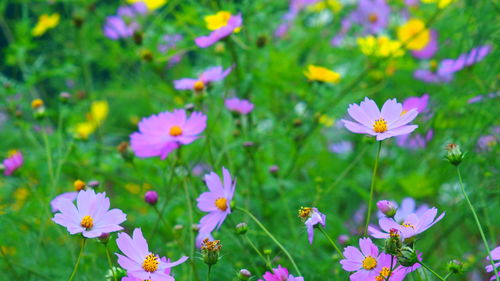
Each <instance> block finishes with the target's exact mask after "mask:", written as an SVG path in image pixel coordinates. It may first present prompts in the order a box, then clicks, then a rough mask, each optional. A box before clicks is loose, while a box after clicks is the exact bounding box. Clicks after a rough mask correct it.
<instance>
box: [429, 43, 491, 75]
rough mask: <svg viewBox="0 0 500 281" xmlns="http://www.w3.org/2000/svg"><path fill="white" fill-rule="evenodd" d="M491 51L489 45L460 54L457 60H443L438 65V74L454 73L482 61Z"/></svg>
mask: <svg viewBox="0 0 500 281" xmlns="http://www.w3.org/2000/svg"><path fill="white" fill-rule="evenodd" d="M491 50H492V47H491V46H490V45H484V46H479V47H476V48H473V49H472V50H471V51H470V52H468V53H464V54H461V55H460V56H459V57H458V58H457V59H444V60H442V61H441V63H440V65H439V70H438V72H441V73H455V72H458V71H460V70H462V69H464V68H465V67H467V66H471V65H473V64H476V63H478V62H480V61H482V60H483V59H484V58H485V57H486V56H487V55H488V54H489V53H490V52H491Z"/></svg>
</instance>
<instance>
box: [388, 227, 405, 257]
mask: <svg viewBox="0 0 500 281" xmlns="http://www.w3.org/2000/svg"><path fill="white" fill-rule="evenodd" d="M402 247H403V242H402V241H401V236H400V235H399V231H398V230H397V229H395V228H391V229H390V230H389V238H387V239H386V240H385V244H384V252H385V253H387V254H390V255H393V256H399V254H400V253H401V248H402Z"/></svg>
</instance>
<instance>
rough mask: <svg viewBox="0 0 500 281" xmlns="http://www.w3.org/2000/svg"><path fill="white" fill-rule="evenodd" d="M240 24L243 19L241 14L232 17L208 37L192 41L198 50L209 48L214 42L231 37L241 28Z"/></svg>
mask: <svg viewBox="0 0 500 281" xmlns="http://www.w3.org/2000/svg"><path fill="white" fill-rule="evenodd" d="M242 23H243V19H242V17H241V14H237V15H235V16H233V15H232V16H231V17H230V18H229V20H228V21H227V24H226V25H225V26H223V27H221V28H219V29H216V30H214V31H212V33H210V35H208V36H200V37H198V38H196V39H194V41H195V43H196V45H198V47H200V48H206V47H210V46H212V45H213V44H215V42H217V41H219V40H221V39H222V38H225V37H227V36H229V35H231V34H232V33H233V32H234V30H235V29H237V28H239V27H241V24H242Z"/></svg>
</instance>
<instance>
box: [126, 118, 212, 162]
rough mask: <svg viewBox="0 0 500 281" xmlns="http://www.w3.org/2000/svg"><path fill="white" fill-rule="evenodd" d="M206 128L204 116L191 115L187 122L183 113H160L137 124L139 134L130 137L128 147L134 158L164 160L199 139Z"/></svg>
mask: <svg viewBox="0 0 500 281" xmlns="http://www.w3.org/2000/svg"><path fill="white" fill-rule="evenodd" d="M206 126H207V116H206V115H205V114H203V113H201V112H193V113H191V116H189V118H187V116H186V111H185V110H184V109H175V110H174V111H173V112H169V111H166V112H162V113H160V114H158V115H152V116H150V117H148V118H143V119H142V120H141V122H139V132H135V133H133V134H131V135H130V146H131V147H132V150H133V151H134V153H135V155H136V156H137V157H142V158H146V157H155V156H159V157H160V158H161V159H162V160H163V159H165V158H167V156H168V154H169V153H170V152H172V151H173V150H175V149H177V148H179V147H180V146H181V145H186V144H190V143H192V142H193V141H195V140H196V139H198V138H199V137H200V136H198V135H199V134H200V133H201V132H203V130H205V127H206Z"/></svg>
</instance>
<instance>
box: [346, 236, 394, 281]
mask: <svg viewBox="0 0 500 281" xmlns="http://www.w3.org/2000/svg"><path fill="white" fill-rule="evenodd" d="M359 248H360V249H361V251H360V250H359V249H358V248H356V247H353V246H348V247H346V248H345V249H344V256H345V259H343V260H341V261H340V264H342V268H343V269H344V270H346V271H355V273H353V274H352V275H351V276H350V280H351V281H367V280H376V279H375V278H376V277H377V276H380V275H382V276H384V275H385V276H384V277H387V276H388V275H389V269H390V266H391V255H388V254H384V253H380V254H379V251H378V247H377V246H376V245H375V244H373V242H372V240H370V238H360V239H359ZM393 264H396V259H395V258H393ZM391 280H392V278H391Z"/></svg>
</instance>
